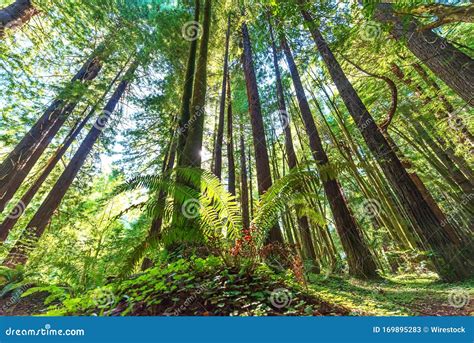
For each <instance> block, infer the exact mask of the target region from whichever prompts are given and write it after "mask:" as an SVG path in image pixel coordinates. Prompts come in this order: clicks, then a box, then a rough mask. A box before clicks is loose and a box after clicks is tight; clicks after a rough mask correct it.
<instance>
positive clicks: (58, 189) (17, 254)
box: [3, 62, 138, 266]
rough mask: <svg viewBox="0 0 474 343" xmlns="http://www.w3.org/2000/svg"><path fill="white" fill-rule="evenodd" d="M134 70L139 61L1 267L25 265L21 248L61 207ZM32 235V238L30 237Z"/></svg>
mask: <svg viewBox="0 0 474 343" xmlns="http://www.w3.org/2000/svg"><path fill="white" fill-rule="evenodd" d="M137 67H138V62H134V63H133V64H132V65H131V66H130V67H129V69H128V71H127V72H126V74H125V75H124V77H123V79H122V81H121V82H120V83H119V84H118V86H117V88H116V90H115V91H114V93H113V94H112V96H111V97H110V99H109V101H108V102H107V104H106V105H105V107H104V110H103V112H102V114H101V115H100V116H99V117H98V118H97V120H96V122H95V124H94V125H93V126H92V128H91V129H90V131H89V133H88V134H87V136H86V138H84V140H83V142H82V143H81V145H80V146H79V148H78V150H77V151H76V153H75V154H74V156H73V158H72V159H71V161H70V162H69V163H68V165H67V167H66V169H65V170H64V171H63V173H62V174H61V176H60V177H59V179H58V180H57V181H56V183H55V184H54V186H53V188H52V189H51V191H50V192H49V194H48V196H47V197H46V199H45V200H44V201H43V203H42V204H41V206H40V207H39V208H38V210H37V211H36V213H35V215H34V216H33V218H32V219H31V220H30V222H29V223H28V225H27V226H26V228H25V230H24V231H23V233H22V235H21V236H20V238H19V240H18V241H17V243H16V244H15V246H14V247H13V248H12V250H11V251H10V252H9V254H8V256H7V257H6V259H5V260H4V261H3V264H4V265H7V266H14V265H17V264H24V263H25V262H26V261H27V260H28V256H27V249H28V247H27V246H26V245H24V242H25V241H26V240H28V239H30V240H31V238H33V240H34V241H36V240H37V239H39V238H40V237H41V236H42V234H43V232H44V230H45V229H46V226H47V225H48V223H49V221H50V220H51V217H52V215H53V214H54V212H55V211H56V209H57V208H58V207H59V205H60V204H61V201H62V199H63V198H64V196H65V194H66V192H67V190H68V189H69V187H70V186H71V184H72V182H73V181H74V179H75V178H76V176H77V174H78V173H79V170H80V169H81V167H82V166H83V164H84V162H85V161H86V158H87V156H88V155H89V154H90V152H91V150H92V148H93V146H94V144H95V142H96V141H97V139H98V138H99V136H100V135H101V133H102V131H103V130H104V128H105V127H106V125H107V122H108V121H109V120H110V117H111V115H112V114H113V112H114V110H115V108H116V107H117V105H118V103H119V101H120V99H121V98H122V95H123V94H124V93H125V90H126V89H127V87H128V85H129V83H130V81H131V79H132V77H133V75H134V73H135V70H136V68H137ZM31 235H32V237H30V236H31Z"/></svg>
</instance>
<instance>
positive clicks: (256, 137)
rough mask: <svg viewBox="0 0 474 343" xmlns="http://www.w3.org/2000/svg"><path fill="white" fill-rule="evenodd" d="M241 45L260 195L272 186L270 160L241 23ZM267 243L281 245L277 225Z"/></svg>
mask: <svg viewBox="0 0 474 343" xmlns="http://www.w3.org/2000/svg"><path fill="white" fill-rule="evenodd" d="M242 43H243V55H242V63H243V67H244V74H245V84H246V88H247V98H248V103H249V113H250V122H251V124H252V135H253V146H254V151H255V166H256V168H257V183H258V193H259V194H260V195H262V194H264V193H265V192H266V191H267V190H268V189H269V188H270V186H271V185H272V175H271V173H270V160H269V158H268V151H267V143H266V138H265V129H264V126H263V118H262V109H261V106H260V96H259V94H258V87H257V77H256V76H255V70H254V64H253V56H252V46H251V43H250V36H249V31H248V28H247V24H246V23H245V22H243V23H242ZM267 241H268V242H278V243H283V235H282V233H281V231H280V228H279V227H278V226H277V225H276V226H274V227H273V228H271V229H270V233H269V236H268V240H267Z"/></svg>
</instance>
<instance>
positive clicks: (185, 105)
mask: <svg viewBox="0 0 474 343" xmlns="http://www.w3.org/2000/svg"><path fill="white" fill-rule="evenodd" d="M200 7H201V5H200V0H195V9H194V21H195V22H196V23H197V22H199V11H200ZM197 43H198V41H197V39H194V40H193V41H191V45H190V47H189V56H188V62H187V65H186V75H185V76H184V88H183V96H182V97H181V107H180V111H179V112H180V118H179V121H178V125H179V126H178V133H179V137H178V146H177V155H178V164H179V165H180V161H181V156H182V153H183V150H184V145H185V144H186V137H187V136H188V129H189V127H188V125H189V124H188V122H189V118H190V117H191V107H190V106H191V98H192V96H193V84H194V71H195V70H196V51H197Z"/></svg>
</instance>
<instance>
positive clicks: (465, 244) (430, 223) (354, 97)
mask: <svg viewBox="0 0 474 343" xmlns="http://www.w3.org/2000/svg"><path fill="white" fill-rule="evenodd" d="M301 13H302V15H303V18H304V20H305V22H306V24H307V25H308V27H309V30H310V32H311V35H312V37H313V40H314V41H315V43H316V46H317V48H318V50H319V52H320V53H321V56H322V58H323V60H324V63H325V64H326V66H327V68H328V70H329V73H330V75H331V77H332V79H333V81H334V83H335V85H336V87H337V89H338V90H339V94H340V95H341V98H342V100H343V101H344V103H345V105H346V107H347V109H348V110H349V113H350V115H351V116H352V118H353V119H354V121H355V123H356V125H357V127H358V128H359V130H360V131H361V133H362V136H363V137H364V140H365V142H366V143H367V146H368V147H369V149H370V150H371V151H372V153H373V155H374V156H375V158H376V159H377V162H378V163H379V165H380V167H381V169H382V170H383V172H384V174H385V176H386V177H387V179H388V181H389V182H390V184H391V186H392V188H393V190H394V191H395V193H396V194H397V196H398V198H399V200H400V203H401V204H402V206H403V207H404V208H405V210H406V211H407V213H408V215H409V216H410V218H411V220H412V221H413V223H414V224H415V225H414V227H415V229H416V230H417V231H418V234H419V235H420V236H421V237H422V238H423V240H424V243H425V244H426V248H427V249H431V250H432V251H433V253H432V254H431V255H430V258H431V260H432V262H433V264H434V265H435V267H436V270H437V271H438V273H439V275H440V276H441V277H442V278H444V279H446V280H462V279H465V278H468V277H470V276H472V275H473V272H474V268H473V261H472V256H473V255H474V254H472V249H473V248H472V242H471V241H470V239H469V238H464V237H459V235H458V234H457V230H455V229H454V228H453V227H452V226H451V224H450V223H449V221H448V220H447V219H446V217H445V216H444V215H443V216H440V215H439V214H437V213H435V211H433V209H432V208H431V207H430V205H429V203H428V202H427V201H426V200H425V199H424V197H423V194H422V193H421V192H420V191H419V189H418V187H417V186H416V185H415V183H414V182H413V180H412V179H411V178H410V176H409V174H408V173H407V171H406V170H405V167H404V166H403V165H402V163H401V161H400V159H399V158H398V157H397V155H396V154H395V152H394V151H393V150H392V148H391V146H390V145H389V143H388V142H387V140H386V139H385V137H384V135H383V134H382V132H381V130H380V129H379V127H378V126H377V124H376V123H375V121H374V120H373V118H372V116H371V115H370V113H369V112H368V110H367V108H366V107H365V105H364V103H363V102H362V100H361V99H360V97H359V95H358V94H357V92H356V91H355V89H354V87H353V86H352V84H351V83H350V82H349V80H348V79H347V76H346V75H345V74H344V72H343V70H342V68H341V66H340V64H339V62H338V61H337V59H336V58H335V56H334V54H333V53H332V51H331V49H330V48H329V46H328V44H327V43H326V41H325V40H324V38H323V36H322V34H321V32H320V31H319V29H318V28H317V26H316V24H315V22H314V21H313V18H312V16H311V14H310V13H309V12H308V11H306V10H305V9H302V10H301Z"/></svg>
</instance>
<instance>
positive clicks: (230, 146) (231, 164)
mask: <svg viewBox="0 0 474 343" xmlns="http://www.w3.org/2000/svg"><path fill="white" fill-rule="evenodd" d="M227 101H228V104H227V169H228V171H229V179H228V184H229V186H228V190H229V193H230V194H232V195H235V157H234V132H233V131H234V127H233V123H232V121H233V114H232V93H231V85H230V73H229V75H227Z"/></svg>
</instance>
